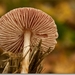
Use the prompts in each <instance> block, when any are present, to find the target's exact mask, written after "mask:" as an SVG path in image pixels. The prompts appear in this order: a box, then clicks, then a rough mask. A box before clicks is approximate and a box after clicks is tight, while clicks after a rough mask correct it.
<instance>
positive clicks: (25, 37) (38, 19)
mask: <svg viewBox="0 0 75 75" xmlns="http://www.w3.org/2000/svg"><path fill="white" fill-rule="evenodd" d="M57 37H58V33H57V27H56V24H55V22H54V20H53V19H52V17H51V16H49V15H48V14H46V13H45V12H43V11H41V10H39V9H34V8H30V7H29V8H27V7H24V8H16V9H13V10H11V11H10V12H8V13H7V14H5V15H3V16H2V17H1V18H0V48H2V49H3V50H5V51H10V52H13V53H23V57H24V56H25V55H26V53H27V52H28V50H29V49H30V45H37V44H38V43H39V41H40V40H41V39H42V45H41V46H42V48H43V50H44V51H46V50H47V49H48V48H49V47H51V49H52V50H53V49H54V47H55V44H56V43H57V42H56V38H57ZM29 54H30V51H29V52H28V54H27V55H26V57H25V58H24V60H23V62H22V70H21V73H28V66H29Z"/></svg>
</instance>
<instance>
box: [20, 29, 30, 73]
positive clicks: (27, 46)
mask: <svg viewBox="0 0 75 75" xmlns="http://www.w3.org/2000/svg"><path fill="white" fill-rule="evenodd" d="M30 36H31V32H30V31H28V30H27V31H25V33H24V48H23V57H24V56H25V55H26V53H27V52H28V50H29V49H30ZM29 54H30V51H29V52H28V54H27V55H26V57H25V58H24V59H23V61H22V64H21V65H22V69H21V73H28V68H29Z"/></svg>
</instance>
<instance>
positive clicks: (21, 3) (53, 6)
mask: <svg viewBox="0 0 75 75" xmlns="http://www.w3.org/2000/svg"><path fill="white" fill-rule="evenodd" d="M18 7H34V8H38V9H40V10H43V11H44V12H46V13H47V14H49V15H50V16H52V17H53V18H54V20H55V23H56V25H57V28H58V33H59V37H58V39H57V42H58V43H57V45H56V47H55V50H54V51H53V52H52V53H51V54H50V55H49V56H48V57H47V58H46V59H45V60H46V61H48V62H45V68H46V69H45V70H44V71H43V73H55V74H56V73H63V74H64V73H68V74H69V73H75V0H0V17H1V16H2V15H4V14H5V13H7V12H9V11H10V10H12V9H14V8H18ZM0 53H2V50H0Z"/></svg>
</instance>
